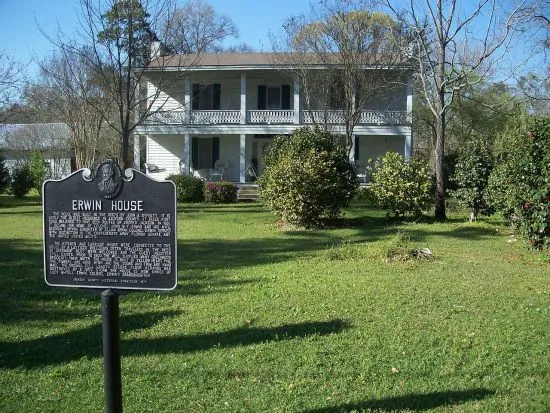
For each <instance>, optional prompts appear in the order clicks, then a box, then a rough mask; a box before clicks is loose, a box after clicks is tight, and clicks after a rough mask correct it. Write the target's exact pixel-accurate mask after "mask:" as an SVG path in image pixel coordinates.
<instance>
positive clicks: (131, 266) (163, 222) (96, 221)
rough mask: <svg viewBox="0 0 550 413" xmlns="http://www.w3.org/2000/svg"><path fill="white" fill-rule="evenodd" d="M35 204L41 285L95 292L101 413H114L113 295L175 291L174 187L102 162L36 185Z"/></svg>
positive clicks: (116, 344)
mask: <svg viewBox="0 0 550 413" xmlns="http://www.w3.org/2000/svg"><path fill="white" fill-rule="evenodd" d="M42 197H43V199H42V205H43V209H44V278H45V281H46V283H47V284H48V285H50V286H54V287H75V288H86V289H100V290H102V293H101V304H102V314H103V357H104V379H105V401H106V411H107V413H119V412H122V384H121V383H122V380H121V366H120V326H119V317H120V315H119V293H118V291H117V290H138V291H143V290H150V291H163V290H164V291H167V290H172V289H174V288H176V285H177V270H176V269H177V265H176V257H177V243H176V239H177V230H176V190H175V185H174V183H173V182H171V181H162V182H161V181H156V180H154V179H151V178H149V177H148V176H146V175H144V174H142V173H141V172H139V171H136V170H133V169H127V170H126V171H125V173H124V176H123V174H122V171H121V170H120V168H119V166H118V165H117V164H116V163H115V162H114V161H112V160H105V161H103V162H102V163H100V164H99V166H98V167H97V169H96V172H95V174H94V175H93V176H92V172H91V171H90V170H88V169H81V170H80V171H77V172H75V173H73V174H72V175H70V176H69V177H67V178H65V179H62V180H59V181H52V180H49V181H46V182H44V185H43V189H42Z"/></svg>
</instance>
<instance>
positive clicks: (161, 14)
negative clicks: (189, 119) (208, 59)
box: [44, 0, 197, 168]
mask: <svg viewBox="0 0 550 413" xmlns="http://www.w3.org/2000/svg"><path fill="white" fill-rule="evenodd" d="M173 9H174V8H173V4H172V1H171V0H106V1H104V2H101V1H97V0H80V11H79V26H78V29H77V35H76V37H75V38H70V37H68V36H67V35H66V34H65V33H64V32H63V31H62V30H61V29H59V30H58V33H57V36H56V37H55V38H53V37H51V36H48V35H47V34H46V33H44V34H45V35H46V37H48V39H49V40H50V41H51V42H52V43H53V44H54V45H56V46H57V47H58V48H59V49H60V50H62V53H64V54H67V55H71V56H78V58H79V59H80V60H81V62H82V64H84V65H85V66H86V67H87V69H88V70H89V71H90V72H91V73H93V74H94V76H95V77H96V79H97V82H98V84H99V85H101V86H100V87H101V90H102V93H103V96H104V98H105V99H106V101H107V102H108V104H107V105H104V104H103V103H104V102H103V101H102V102H101V104H98V103H97V100H96V99H90V100H88V102H87V103H88V104H89V105H91V106H92V107H93V108H94V109H95V110H96V111H97V113H99V115H100V116H101V118H102V121H103V122H104V123H106V124H107V125H109V127H110V128H112V129H113V130H114V131H115V132H116V133H117V134H118V136H119V137H120V142H121V144H120V155H119V162H120V164H121V166H122V167H124V168H127V167H129V166H130V165H131V163H132V162H131V161H132V159H131V151H130V150H129V146H130V142H131V139H132V135H133V132H134V129H135V128H136V126H137V125H139V124H141V123H142V122H144V121H145V120H146V119H147V118H149V117H151V116H154V115H155V114H156V113H157V112H158V111H160V110H162V108H163V106H164V104H165V102H166V101H167V100H168V96H170V94H171V91H172V89H174V88H175V87H176V85H177V80H178V78H180V77H181V76H183V73H184V72H185V68H188V67H190V66H192V65H194V64H195V62H196V60H197V56H196V55H194V56H189V57H181V58H177V59H174V58H171V59H169V58H167V57H166V56H164V55H163V53H162V48H161V47H160V44H161V42H159V39H158V38H157V37H156V33H157V32H158V29H159V28H160V25H161V23H162V22H163V21H164V20H165V19H166V16H167V15H170V13H171V12H172V11H173ZM150 64H154V67H155V73H156V75H155V77H154V79H152V78H151V77H146V75H145V71H144V68H145V67H147V66H148V65H150ZM169 70H173V71H174V73H171V74H168V73H167V72H168V71H169ZM152 84H154V86H151V85H152ZM146 85H149V87H146Z"/></svg>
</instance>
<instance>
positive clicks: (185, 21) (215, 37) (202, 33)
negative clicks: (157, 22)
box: [162, 0, 239, 53]
mask: <svg viewBox="0 0 550 413" xmlns="http://www.w3.org/2000/svg"><path fill="white" fill-rule="evenodd" d="M162 30H163V37H164V39H165V42H166V46H167V47H168V49H169V50H170V51H171V52H172V53H203V52H214V51H218V50H220V49H221V48H222V47H221V41H222V40H224V39H226V38H228V37H235V38H238V37H239V31H238V30H237V27H236V26H235V24H234V23H233V21H232V20H231V19H230V18H229V17H228V16H226V15H224V14H218V13H216V11H215V10H214V8H213V7H212V6H211V5H210V4H208V3H207V2H205V1H204V0H188V1H187V2H186V3H185V5H184V6H183V7H178V8H176V9H175V10H174V11H173V12H172V13H171V14H170V15H169V16H167V19H166V20H165V22H164V25H163V28H162Z"/></svg>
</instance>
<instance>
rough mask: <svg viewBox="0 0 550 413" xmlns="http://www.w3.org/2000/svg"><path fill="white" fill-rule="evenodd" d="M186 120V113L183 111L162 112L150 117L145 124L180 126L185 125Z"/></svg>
mask: <svg viewBox="0 0 550 413" xmlns="http://www.w3.org/2000/svg"><path fill="white" fill-rule="evenodd" d="M184 118H185V117H184V112H183V111H182V110H162V111H158V112H155V113H152V114H151V115H150V116H148V117H147V118H146V119H145V123H147V124H151V123H153V124H154V123H161V124H169V125H174V124H175V125H178V124H182V123H184Z"/></svg>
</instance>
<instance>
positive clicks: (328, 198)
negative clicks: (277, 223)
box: [258, 128, 358, 227]
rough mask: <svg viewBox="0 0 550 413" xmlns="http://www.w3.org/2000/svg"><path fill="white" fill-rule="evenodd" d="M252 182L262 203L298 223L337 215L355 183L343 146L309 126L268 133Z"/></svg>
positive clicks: (310, 223)
mask: <svg viewBox="0 0 550 413" xmlns="http://www.w3.org/2000/svg"><path fill="white" fill-rule="evenodd" d="M258 184H259V186H260V192H261V195H262V198H263V199H264V200H265V202H266V205H267V207H268V208H269V209H271V210H272V211H274V212H275V213H276V214H277V216H279V218H281V219H282V220H283V221H284V222H285V223H287V224H291V225H296V226H300V227H312V226H318V225H320V224H321V223H322V220H323V219H327V218H328V219H331V218H336V217H338V216H339V215H340V213H341V210H342V208H343V207H344V206H346V205H347V204H348V203H349V201H350V200H351V199H352V198H353V196H354V195H355V191H356V189H357V186H358V183H357V180H356V173H355V167H354V165H353V164H352V163H351V162H350V160H349V157H348V156H347V153H346V151H345V150H343V149H342V148H341V147H339V146H338V145H337V143H336V139H335V138H334V137H333V136H331V135H330V134H328V133H325V132H322V131H320V130H314V129H311V128H302V129H298V130H296V131H295V132H294V133H292V134H291V135H288V136H279V137H277V138H275V139H274V141H273V143H272V144H271V145H270V146H269V149H268V151H267V153H266V155H265V157H264V170H263V173H262V175H261V176H260V178H259V180H258Z"/></svg>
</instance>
